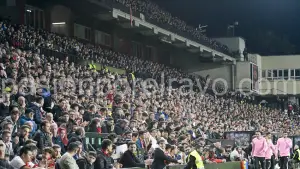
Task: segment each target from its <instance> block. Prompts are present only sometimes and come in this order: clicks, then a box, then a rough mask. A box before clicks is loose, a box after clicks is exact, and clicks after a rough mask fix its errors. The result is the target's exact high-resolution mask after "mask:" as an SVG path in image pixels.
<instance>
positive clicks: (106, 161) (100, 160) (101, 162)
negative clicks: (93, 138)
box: [94, 151, 114, 169]
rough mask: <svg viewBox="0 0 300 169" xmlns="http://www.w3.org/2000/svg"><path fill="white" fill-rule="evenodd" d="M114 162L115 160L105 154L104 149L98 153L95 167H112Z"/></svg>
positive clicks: (97, 168)
mask: <svg viewBox="0 0 300 169" xmlns="http://www.w3.org/2000/svg"><path fill="white" fill-rule="evenodd" d="M113 164H114V160H113V159H112V158H111V157H109V156H107V155H105V154H104V153H103V152H102V151H100V152H99V153H98V156H97V158H96V161H95V163H94V168H95V169H112V168H113Z"/></svg>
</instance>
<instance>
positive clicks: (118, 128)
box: [115, 124, 125, 135]
mask: <svg viewBox="0 0 300 169" xmlns="http://www.w3.org/2000/svg"><path fill="white" fill-rule="evenodd" d="M115 133H116V134H117V135H123V134H124V133H125V129H124V128H122V127H121V125H120V124H116V125H115Z"/></svg>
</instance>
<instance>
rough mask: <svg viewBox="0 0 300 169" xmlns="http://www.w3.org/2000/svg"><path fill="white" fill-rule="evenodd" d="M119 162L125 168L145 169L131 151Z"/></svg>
mask: <svg viewBox="0 0 300 169" xmlns="http://www.w3.org/2000/svg"><path fill="white" fill-rule="evenodd" d="M119 162H120V163H121V164H122V165H123V168H131V167H141V168H145V164H143V163H141V162H140V160H139V159H138V158H137V157H136V156H135V155H134V154H133V153H132V152H131V151H129V150H127V151H125V152H124V154H123V155H122V157H121V158H120V161H119Z"/></svg>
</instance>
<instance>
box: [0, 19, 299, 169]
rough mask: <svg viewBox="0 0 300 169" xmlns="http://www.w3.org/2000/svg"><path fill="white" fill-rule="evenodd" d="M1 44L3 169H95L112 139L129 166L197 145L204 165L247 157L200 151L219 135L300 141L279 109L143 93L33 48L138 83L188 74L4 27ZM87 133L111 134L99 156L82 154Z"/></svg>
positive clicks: (167, 89) (240, 100)
mask: <svg viewBox="0 0 300 169" xmlns="http://www.w3.org/2000/svg"><path fill="white" fill-rule="evenodd" d="M0 42H1V44H0V77H1V83H2V87H1V88H2V91H4V93H3V96H2V101H1V103H0V117H2V123H1V128H2V130H1V134H2V135H1V137H2V140H3V144H1V142H0V152H1V153H0V155H1V157H2V156H3V158H1V160H3V161H0V162H1V163H0V164H1V166H4V165H7V166H9V164H8V162H9V163H10V165H11V166H13V167H14V168H17V169H19V168H22V169H23V168H30V167H40V168H45V166H47V167H48V168H54V167H60V168H62V169H64V168H66V169H67V168H69V166H68V165H69V164H72V166H71V168H74V169H76V168H78V166H80V168H82V167H81V166H84V167H87V168H91V167H94V168H95V169H96V168H97V169H102V168H105V166H107V165H111V166H113V164H114V161H113V160H112V159H111V157H109V155H112V154H114V150H115V147H114V146H113V144H117V143H118V139H117V138H118V137H117V136H121V137H122V138H121V139H119V140H124V138H125V139H126V140H127V141H128V140H130V141H128V150H127V151H126V152H125V153H124V154H123V155H122V156H121V157H116V159H115V160H117V158H120V159H119V162H120V163H121V164H122V165H123V166H126V167H133V166H143V165H145V164H150V163H151V160H149V159H152V158H153V152H155V151H157V150H156V148H157V147H161V148H162V149H164V150H165V152H164V153H166V156H167V157H166V160H167V161H169V162H170V163H184V162H185V157H186V154H187V153H189V151H190V150H191V149H193V147H194V145H201V149H202V156H203V158H204V161H205V162H207V163H212V162H225V161H230V160H235V159H236V157H239V158H238V159H240V158H245V157H247V153H245V154H244V151H243V150H242V148H246V147H247V146H248V145H247V144H246V145H243V146H245V147H236V148H234V149H233V147H230V146H227V147H224V145H220V143H215V144H213V145H207V144H206V142H205V139H221V138H224V132H226V131H248V130H250V131H254V130H260V131H262V132H282V131H289V133H290V134H299V133H298V131H299V125H297V123H296V120H295V119H293V118H289V117H288V116H287V115H286V114H285V113H283V112H281V111H279V110H275V109H269V108H266V107H264V106H261V105H256V104H251V103H250V102H249V100H247V99H245V97H243V96H242V95H239V94H237V93H232V92H228V93H226V94H225V95H223V96H217V95H212V94H209V93H203V92H199V93H197V92H189V93H186V92H182V91H181V90H180V89H179V88H175V87H173V86H164V85H163V86H160V89H164V90H155V88H154V87H153V86H152V87H151V86H150V87H149V86H148V87H147V88H146V90H145V87H144V86H143V85H142V84H143V83H142V82H141V81H140V82H139V83H137V84H136V85H135V86H131V85H128V84H131V82H132V81H133V80H134V79H129V78H128V76H127V75H118V74H116V73H114V72H109V71H107V70H106V69H102V70H99V71H95V70H93V69H89V67H87V66H85V65H81V64H77V63H73V62H70V61H69V58H68V57H67V56H66V57H65V58H63V59H58V58H55V57H54V56H44V55H43V54H40V48H48V49H53V50H57V51H60V52H64V53H72V54H74V55H77V56H78V58H81V59H86V60H89V59H91V60H95V61H96V62H98V63H101V64H104V65H108V66H114V67H117V68H123V69H130V70H131V71H133V72H134V74H141V75H142V76H139V77H140V78H143V77H154V78H156V77H159V76H161V75H160V73H161V72H163V73H164V74H165V75H167V76H168V77H169V78H173V77H177V78H179V79H180V78H183V77H184V75H185V74H184V73H182V72H180V71H178V70H175V69H172V68H169V67H166V66H164V65H161V64H158V63H153V62H150V61H142V60H140V59H137V58H134V57H131V56H127V55H123V54H120V53H117V52H113V51H111V50H107V49H102V48H101V47H100V46H92V45H90V44H84V43H80V42H79V41H77V40H76V39H72V38H69V37H62V36H59V35H56V34H54V33H50V32H46V31H43V30H35V29H33V28H30V27H27V26H24V25H10V24H8V23H5V22H1V23H0ZM145 74H146V75H147V76H144V75H145ZM178 76H179V77H178ZM80 82H83V83H80ZM116 82H118V83H116ZM85 132H96V133H99V134H100V133H110V135H109V137H108V138H109V140H104V141H103V142H102V145H101V147H102V148H101V149H100V150H96V151H98V152H94V151H87V150H88V147H86V144H85V141H84V137H85ZM112 133H113V134H112ZM222 146H223V147H222ZM89 150H90V149H89ZM245 150H246V149H245ZM158 154H159V153H158ZM237 154H238V155H237ZM240 154H242V155H240ZM163 155H164V154H162V156H163ZM248 155H249V153H248ZM4 157H5V158H4ZM59 159H64V160H59ZM128 159H130V160H128ZM145 159H148V160H145ZM142 160H145V161H144V162H143V161H142ZM154 161H155V160H154ZM2 163H3V165H2ZM165 164H169V163H167V162H166V163H165ZM154 165H158V164H157V162H156V163H155V162H154ZM114 167H115V168H119V167H120V166H119V165H114ZM6 168H9V167H6Z"/></svg>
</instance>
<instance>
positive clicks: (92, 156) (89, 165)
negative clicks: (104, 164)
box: [76, 151, 97, 169]
mask: <svg viewBox="0 0 300 169" xmlns="http://www.w3.org/2000/svg"><path fill="white" fill-rule="evenodd" d="M96 157H97V154H96V152H93V151H90V152H89V153H88V155H87V157H81V158H78V159H77V160H76V163H77V165H78V167H79V168H80V169H94V162H95V160H96Z"/></svg>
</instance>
